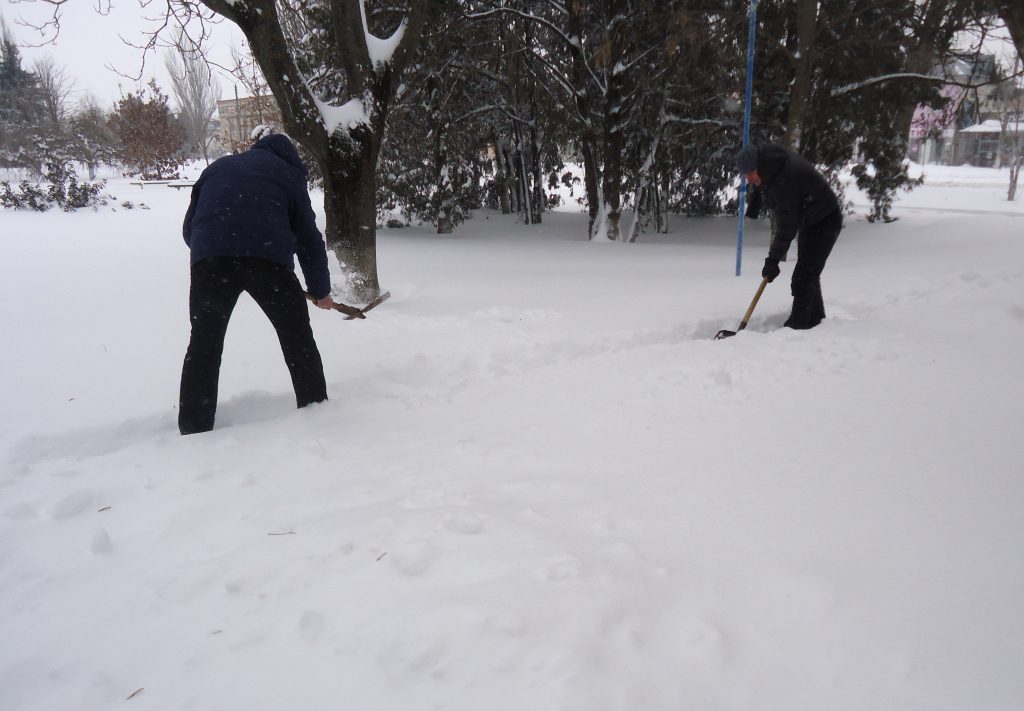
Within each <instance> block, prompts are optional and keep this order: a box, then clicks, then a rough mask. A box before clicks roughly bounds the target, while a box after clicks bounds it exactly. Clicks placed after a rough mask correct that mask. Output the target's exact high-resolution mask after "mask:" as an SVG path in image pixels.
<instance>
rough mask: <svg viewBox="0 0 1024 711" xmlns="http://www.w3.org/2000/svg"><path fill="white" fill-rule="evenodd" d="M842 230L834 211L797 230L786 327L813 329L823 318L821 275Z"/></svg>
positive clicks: (839, 220) (839, 219)
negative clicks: (798, 231)
mask: <svg viewBox="0 0 1024 711" xmlns="http://www.w3.org/2000/svg"><path fill="white" fill-rule="evenodd" d="M842 229H843V215H842V213H841V212H840V211H839V210H836V211H835V212H833V213H832V214H831V215H829V216H828V217H826V218H825V219H824V220H822V221H821V222H819V223H817V224H816V225H811V226H809V227H806V228H804V229H802V230H800V234H799V235H798V236H797V240H798V249H799V254H798V256H797V259H796V266H795V267H794V268H793V283H792V288H793V311H792V312H791V313H790V315H789V319H787V320H786V323H785V324H784V325H786V326H788V327H789V328H796V329H807V328H814V327H815V326H817V325H818V324H819V323H821V321H822V319H824V318H825V302H824V301H823V300H822V297H821V272H822V270H823V269H825V262H826V261H827V260H828V255H830V254H831V253H832V247H834V246H835V244H836V239H837V238H838V237H839V232H840V231H841V230H842Z"/></svg>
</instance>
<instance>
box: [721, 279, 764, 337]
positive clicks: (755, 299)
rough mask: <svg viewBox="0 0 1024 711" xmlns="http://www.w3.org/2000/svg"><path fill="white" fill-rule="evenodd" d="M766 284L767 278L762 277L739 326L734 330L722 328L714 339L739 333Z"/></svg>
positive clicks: (748, 319) (745, 325) (744, 326)
mask: <svg viewBox="0 0 1024 711" xmlns="http://www.w3.org/2000/svg"><path fill="white" fill-rule="evenodd" d="M767 285H768V280H767V279H762V280H761V286H759V287H757V293H756V294H754V300H753V301H751V302H750V308H749V309H747V313H746V314H744V315H743V320H742V321H740V327H739V328H737V329H736V330H735V331H727V330H725V329H722V330H721V331H719V332H718V333H716V334H715V340H716V341H717V340H720V339H722V338H728V337H729V336H735V335H736V334H737V333H739V332H740V331H742V330H743V329H744V328H746V327H747V322H748V321H750V316H751V314H753V313H754V307H755V306H757V300H758V299H760V298H761V294H762V293H763V292H764V288H765V286H767Z"/></svg>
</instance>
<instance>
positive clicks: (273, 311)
mask: <svg viewBox="0 0 1024 711" xmlns="http://www.w3.org/2000/svg"><path fill="white" fill-rule="evenodd" d="M243 291H245V292H248V293H249V295H250V296H252V298H253V299H254V300H255V301H256V303H257V304H258V305H259V307H260V308H261V309H263V313H265V314H266V315H267V318H268V319H270V323H271V324H273V326H274V329H275V330H276V331H277V338H278V340H279V341H280V342H281V351H282V352H283V353H284V362H285V363H286V364H287V365H288V372H289V373H290V374H291V377H292V386H293V387H294V388H295V403H296V405H298V406H299V407H305V406H306V405H309V404H310V403H314V402H322V401H324V400H326V399H327V384H326V382H325V381H324V366H323V362H322V361H321V360H320V351H319V350H317V347H316V341H315V340H314V339H313V330H312V328H310V325H309V311H308V309H307V307H306V299H305V296H303V294H302V287H301V286H300V285H299V280H298V277H296V276H295V272H294V271H293V270H291V269H289V268H288V267H286V266H284V265H283V264H278V263H276V262H271V261H268V260H265V259H250V258H242V257H211V258H209V259H204V260H202V261H200V262H197V263H196V264H193V265H192V284H191V287H190V288H189V297H188V308H189V318H190V319H191V322H192V336H191V338H190V340H189V344H188V352H187V353H186V354H185V363H184V365H183V366H182V368H181V394H180V396H179V399H178V429H179V430H180V431H181V433H182V434H192V433H195V432H206V431H208V430H211V429H213V420H214V416H215V414H216V412H217V382H218V380H219V379H220V361H221V354H222V353H223V352H224V334H225V333H226V332H227V329H228V321H229V320H230V319H231V312H232V311H233V310H234V308H235V304H236V303H237V301H238V297H239V296H240V295H241V293H242V292H243Z"/></svg>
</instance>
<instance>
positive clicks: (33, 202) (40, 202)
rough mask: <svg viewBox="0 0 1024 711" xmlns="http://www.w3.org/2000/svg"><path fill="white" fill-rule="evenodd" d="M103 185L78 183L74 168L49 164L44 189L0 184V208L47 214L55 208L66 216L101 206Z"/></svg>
mask: <svg viewBox="0 0 1024 711" xmlns="http://www.w3.org/2000/svg"><path fill="white" fill-rule="evenodd" d="M104 185H105V182H104V181H102V180H101V181H99V182H95V183H91V182H84V183H80V182H78V177H77V176H76V175H75V172H74V170H72V168H71V165H70V164H69V163H66V162H64V161H61V160H52V161H49V162H48V163H47V164H46V184H45V186H41V185H33V184H32V183H30V182H28V181H27V180H22V181H21V182H20V183H18V186H17V190H15V189H14V188H12V187H11V185H10V183H8V182H6V181H4V182H2V183H0V205H3V206H4V207H6V208H11V209H14V210H36V211H37V212H44V211H46V210H48V209H50V208H51V207H53V206H54V205H56V206H58V207H60V208H61V209H62V210H64V211H65V212H71V211H73V210H77V209H79V208H82V207H92V206H94V205H97V204H99V203H100V200H101V198H100V194H101V192H102V190H103V187H104Z"/></svg>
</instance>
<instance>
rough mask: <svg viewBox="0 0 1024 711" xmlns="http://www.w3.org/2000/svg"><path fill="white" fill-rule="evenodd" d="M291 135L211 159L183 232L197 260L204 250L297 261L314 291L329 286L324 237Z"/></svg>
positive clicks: (286, 262)
mask: <svg viewBox="0 0 1024 711" xmlns="http://www.w3.org/2000/svg"><path fill="white" fill-rule="evenodd" d="M306 175H307V171H306V166H305V165H304V164H303V163H302V159H301V158H299V153H298V151H296V150H295V146H293V145H292V142H291V140H290V139H289V138H288V137H287V136H284V135H281V134H274V135H271V136H266V137H264V138H261V139H260V140H259V141H257V142H256V143H255V144H254V145H253V147H252V148H251V149H249V150H248V151H246V152H245V153H239V154H238V155H231V156H225V157H223V158H220V159H218V160H216V161H214V162H213V163H212V164H210V166H209V167H207V169H206V170H204V171H203V174H202V175H201V176H199V180H197V181H196V184H195V185H194V186H193V188H192V201H191V203H190V204H189V206H188V212H187V213H185V224H184V225H183V226H182V233H183V236H184V238H185V244H187V245H188V246H189V248H190V249H191V250H192V264H195V263H196V262H198V261H200V260H202V259H206V258H207V257H258V258H260V259H269V260H270V261H272V262H278V263H280V264H284V265H287V266H289V267H291V268H293V269H294V268H295V260H294V257H295V256H296V255H297V256H298V258H299V266H300V267H302V275H303V276H304V277H305V279H306V288H307V289H308V290H309V293H310V294H312V295H313V296H314V297H316V298H318V299H319V298H323V297H324V296H327V294H329V293H330V291H331V276H330V272H329V271H328V268H327V252H326V250H325V248H324V239H323V236H322V235H321V234H320V230H318V229H317V227H316V218H315V216H314V214H313V206H312V204H310V201H309V191H308V190H307V188H306Z"/></svg>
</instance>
